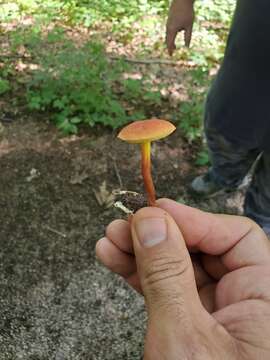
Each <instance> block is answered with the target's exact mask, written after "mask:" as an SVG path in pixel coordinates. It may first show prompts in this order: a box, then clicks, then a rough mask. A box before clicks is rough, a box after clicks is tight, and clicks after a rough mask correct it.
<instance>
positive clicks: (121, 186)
mask: <svg viewBox="0 0 270 360" xmlns="http://www.w3.org/2000/svg"><path fill="white" fill-rule="evenodd" d="M110 158H111V159H112V161H113V167H114V171H115V174H116V177H117V179H118V182H119V186H120V189H123V181H122V178H121V175H120V172H119V169H118V166H117V163H116V160H115V158H114V157H113V156H110Z"/></svg>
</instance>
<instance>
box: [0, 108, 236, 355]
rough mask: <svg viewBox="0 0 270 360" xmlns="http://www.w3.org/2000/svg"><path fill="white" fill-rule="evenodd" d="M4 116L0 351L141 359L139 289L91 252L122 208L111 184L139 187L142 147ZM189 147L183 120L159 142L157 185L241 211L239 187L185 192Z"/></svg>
mask: <svg viewBox="0 0 270 360" xmlns="http://www.w3.org/2000/svg"><path fill="white" fill-rule="evenodd" d="M1 120H2V123H1V122H0V124H1V135H0V136H1V142H0V168H1V175H0V189H1V192H0V205H1V212H0V224H1V227H0V257H1V261H0V301H1V305H0V329H1V330H0V354H1V355H0V358H1V359H3V360H15V359H23V360H30V359H33V360H34V359H35V360H38V359H44V360H45V359H57V360H62V359H63V360H64V359H68V360H73V359H76V360H77V359H80V360H90V359H91V360H99V359H100V360H101V359H102V360H110V359H114V360H116V359H117V360H121V359H123V360H124V359H125V360H128V359H132V360H136V359H141V355H142V347H143V334H144V329H145V320H146V319H145V312H144V306H143V299H142V298H141V297H140V296H139V295H137V294H136V293H135V292H134V291H133V290H131V289H129V288H128V287H127V286H126V285H125V284H124V283H123V281H122V280H121V279H119V278H118V277H117V276H115V275H113V274H111V273H109V272H108V271H107V270H105V269H104V268H103V267H102V265H101V264H99V262H98V261H97V259H96V258H95V252H94V248H95V243H96V241H97V239H99V238H100V237H101V236H102V235H103V234H104V229H105V226H106V224H108V222H110V221H111V220H113V219H114V218H116V217H119V216H122V214H120V213H119V212H118V210H116V209H114V208H113V207H111V206H110V202H111V196H110V194H111V193H112V191H113V190H115V189H119V188H120V187H121V188H122V189H128V190H135V191H142V184H141V183H142V182H141V178H140V173H139V151H138V148H136V147H135V146H134V145H127V144H125V143H123V142H121V141H119V140H116V133H115V132H112V131H109V130H104V129H103V130H95V132H94V133H93V132H91V131H89V130H88V131H84V132H83V133H82V135H78V136H71V137H66V138H65V137H63V136H62V135H61V134H60V133H59V132H58V131H57V130H56V129H55V128H54V126H53V125H50V124H49V123H48V122H46V121H44V120H43V119H40V120H36V119H35V120H32V119H31V118H28V117H22V118H21V119H20V120H19V119H15V120H14V119H12V117H11V118H10V117H8V116H6V117H5V116H4V115H3V114H2V119H1ZM192 151H193V150H192V148H191V146H190V145H189V144H187V143H186V142H185V141H184V140H183V138H182V136H181V132H180V130H177V131H176V132H175V133H174V135H172V136H170V137H169V138H168V139H167V140H165V141H161V142H157V143H155V145H154V147H153V174H154V179H155V183H156V186H157V192H158V195H159V196H162V197H163V196H166V197H170V198H173V199H178V200H179V201H182V202H185V203H188V204H191V205H193V206H197V207H200V208H203V209H206V210H211V211H215V212H230V213H239V212H241V203H242V194H241V193H232V194H231V195H229V196H228V195H220V196H219V197H216V198H213V199H211V200H207V201H202V200H201V201H198V200H194V199H192V198H191V197H190V196H189V195H188V193H187V184H188V182H189V180H190V178H191V177H192V176H194V175H195V174H196V173H199V172H201V171H203V170H204V169H201V168H198V167H194V163H193V154H192ZM98 199H99V202H98Z"/></svg>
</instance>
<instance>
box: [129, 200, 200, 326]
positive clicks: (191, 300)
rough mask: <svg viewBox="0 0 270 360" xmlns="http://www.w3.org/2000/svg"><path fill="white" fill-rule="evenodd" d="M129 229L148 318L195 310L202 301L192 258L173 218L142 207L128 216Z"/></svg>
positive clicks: (173, 315) (170, 315) (187, 314)
mask: <svg viewBox="0 0 270 360" xmlns="http://www.w3.org/2000/svg"><path fill="white" fill-rule="evenodd" d="M131 231H132V238H133V245H134V252H135V256H136V262H137V269H138V275H139V278H140V282H141V285H142V290H143V293H144V296H145V300H146V306H147V310H148V315H149V318H150V320H151V318H152V319H154V318H156V317H158V319H159V320H160V317H161V316H162V317H163V319H164V318H165V320H167V319H168V317H170V318H174V319H175V318H178V321H179V314H182V315H183V317H186V320H188V319H187V317H190V316H192V314H193V315H196V314H198V313H199V312H200V311H201V309H202V305H201V303H200V300H199V295H198V292H197V288H196V283H195V278H194V272H193V267H192V262H191V259H190V256H189V253H188V250H187V247H186V244H185V241H184V239H183V236H182V234H181V232H180V230H179V228H178V226H177V225H176V223H175V222H174V220H173V218H172V217H171V216H170V215H169V214H168V213H166V212H165V211H164V210H162V209H159V208H155V207H149V208H144V209H141V210H139V211H138V212H137V213H136V214H135V215H134V217H133V218H132V222H131ZM194 312H195V313H196V314H194ZM192 317H193V316H192ZM187 322H188V321H185V323H187Z"/></svg>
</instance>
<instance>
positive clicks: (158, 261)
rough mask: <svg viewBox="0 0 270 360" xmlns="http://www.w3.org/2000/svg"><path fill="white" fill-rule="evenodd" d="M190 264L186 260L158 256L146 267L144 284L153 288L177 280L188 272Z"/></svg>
mask: <svg viewBox="0 0 270 360" xmlns="http://www.w3.org/2000/svg"><path fill="white" fill-rule="evenodd" d="M188 268H189V263H188V262H187V261H186V259H185V258H181V257H179V256H177V257H171V256H158V257H156V258H154V259H152V260H151V262H149V263H148V264H147V266H146V267H145V275H144V283H145V285H146V286H153V285H155V284H159V283H161V282H163V281H166V282H167V281H170V280H177V279H179V278H180V277H182V276H183V275H184V274H185V273H186V272H187V270H188Z"/></svg>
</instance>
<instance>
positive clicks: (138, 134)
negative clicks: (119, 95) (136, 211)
mask: <svg viewBox="0 0 270 360" xmlns="http://www.w3.org/2000/svg"><path fill="white" fill-rule="evenodd" d="M175 129H176V128H175V126H174V125H173V124H172V123H170V122H169V121H166V120H160V119H150V120H142V121H134V122H133V123H131V124H129V125H127V126H125V127H124V128H123V129H122V130H121V131H120V133H119V134H118V138H119V139H121V140H124V141H126V142H128V143H131V144H140V145H141V169H142V176H143V181H144V186H145V190H146V193H147V200H148V204H149V206H155V202H156V192H155V187H154V183H153V180H152V176H151V142H152V141H155V140H159V139H162V138H164V137H166V136H168V135H170V134H171V133H172V132H173V131H174V130H175Z"/></svg>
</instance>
